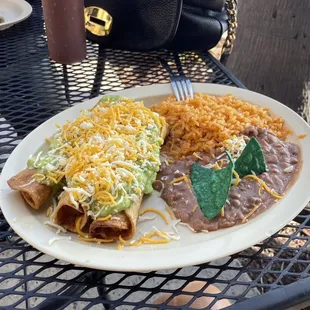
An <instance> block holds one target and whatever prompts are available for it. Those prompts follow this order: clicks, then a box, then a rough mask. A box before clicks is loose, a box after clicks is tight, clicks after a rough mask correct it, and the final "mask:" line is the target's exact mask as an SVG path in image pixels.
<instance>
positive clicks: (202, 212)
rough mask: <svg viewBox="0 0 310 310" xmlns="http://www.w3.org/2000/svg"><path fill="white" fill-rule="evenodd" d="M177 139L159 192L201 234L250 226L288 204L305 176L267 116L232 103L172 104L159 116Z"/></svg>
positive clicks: (169, 148)
mask: <svg viewBox="0 0 310 310" xmlns="http://www.w3.org/2000/svg"><path fill="white" fill-rule="evenodd" d="M151 109H152V110H153V111H156V112H158V113H159V114H160V115H162V116H164V117H165V119H166V121H167V123H168V126H169V128H171V130H170V133H169V135H168V137H167V139H166V143H165V145H164V146H163V147H162V152H163V155H164V156H163V159H162V164H161V167H160V171H159V173H158V174H157V180H156V181H155V182H154V185H153V186H154V188H155V189H156V190H158V191H159V192H160V193H161V197H162V198H163V199H164V200H165V201H166V203H167V204H168V205H169V206H170V207H171V209H172V210H173V212H174V214H175V216H176V217H177V218H178V219H179V220H180V221H181V222H183V223H186V224H188V225H189V226H190V227H191V228H192V229H193V230H194V231H196V232H201V231H203V232H208V231H214V230H218V229H221V228H226V227H231V226H234V225H237V224H241V223H245V222H247V221H248V220H249V219H251V218H253V217H255V216H256V215H258V214H260V213H262V212H263V211H265V210H266V209H268V208H270V207H271V206H272V205H273V204H275V202H277V201H278V200H280V199H282V198H283V197H284V195H285V193H286V192H287V190H288V189H289V187H290V186H292V184H293V182H294V180H295V179H296V176H297V174H298V171H299V170H300V164H301V160H300V149H299V147H298V146H297V145H296V144H293V143H289V142H285V141H283V140H284V139H285V138H286V137H287V136H288V134H289V133H290V131H289V130H288V129H287V128H286V127H285V126H284V121H283V119H281V118H272V117H271V116H269V114H268V110H267V109H263V108H260V107H257V106H255V105H251V104H249V103H246V102H243V101H241V100H239V99H237V98H234V97H231V96H225V97H214V96H209V95H205V94H197V95H195V98H194V99H193V100H189V101H183V102H176V101H175V99H173V98H168V99H167V100H165V101H164V102H162V103H161V104H159V105H155V106H153V107H152V108H151Z"/></svg>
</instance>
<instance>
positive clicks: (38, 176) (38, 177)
mask: <svg viewBox="0 0 310 310" xmlns="http://www.w3.org/2000/svg"><path fill="white" fill-rule="evenodd" d="M32 177H33V178H34V179H35V180H37V181H38V182H42V181H44V180H45V178H46V177H45V175H44V174H41V173H36V174H34V175H33V176H32Z"/></svg>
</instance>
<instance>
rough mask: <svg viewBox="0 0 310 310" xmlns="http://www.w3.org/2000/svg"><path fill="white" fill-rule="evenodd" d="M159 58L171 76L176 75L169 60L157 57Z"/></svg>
mask: <svg viewBox="0 0 310 310" xmlns="http://www.w3.org/2000/svg"><path fill="white" fill-rule="evenodd" d="M157 59H158V60H159V62H160V64H161V65H162V66H163V68H164V69H166V71H167V72H168V73H169V75H170V76H175V74H174V73H173V71H172V70H171V68H170V66H169V65H168V63H167V61H166V60H164V59H162V58H160V57H157Z"/></svg>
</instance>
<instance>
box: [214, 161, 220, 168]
mask: <svg viewBox="0 0 310 310" xmlns="http://www.w3.org/2000/svg"><path fill="white" fill-rule="evenodd" d="M214 169H215V170H220V169H221V167H220V166H219V164H218V163H217V161H216V162H215V164H214Z"/></svg>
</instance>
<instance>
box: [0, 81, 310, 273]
mask: <svg viewBox="0 0 310 310" xmlns="http://www.w3.org/2000/svg"><path fill="white" fill-rule="evenodd" d="M196 85H198V86H201V85H203V87H205V88H206V90H205V91H204V92H205V93H209V94H212V90H211V89H208V88H213V89H214V91H215V92H218V90H219V89H222V90H223V91H224V90H226V93H231V92H232V93H233V92H235V91H236V89H237V90H238V91H237V92H239V93H240V92H241V93H243V94H246V96H247V95H248V96H250V95H252V96H253V97H258V98H265V100H268V101H270V100H271V101H272V102H273V104H275V105H276V106H277V105H278V106H281V108H282V109H284V110H289V113H293V114H294V115H295V117H297V119H298V120H299V122H300V123H301V124H302V125H303V126H304V127H305V128H307V130H308V133H310V126H309V124H307V123H306V122H305V120H303V119H302V118H301V117H300V116H299V115H298V114H297V113H296V112H294V111H293V110H291V109H290V108H289V107H287V106H285V105H283V104H281V103H280V102H278V101H276V100H274V99H272V98H269V97H267V96H265V95H262V94H259V93H256V92H252V91H249V90H246V89H240V88H236V87H232V86H226V85H219V84H208V83H193V87H194V89H195V87H196ZM198 86H197V87H198ZM142 88H143V90H144V91H145V92H147V93H148V90H149V89H152V88H153V89H155V90H154V91H156V88H159V89H162V92H164V91H165V90H167V89H168V88H169V90H170V92H171V94H172V90H171V87H170V84H154V85H149V86H142V87H134V88H128V89H125V90H121V91H117V92H108V93H107V94H111V93H117V94H122V93H124V92H125V95H126V96H129V97H130V95H127V94H126V93H132V92H133V93H136V92H139V90H141V89H142ZM207 89H208V90H207ZM216 89H218V90H216ZM161 95H166V94H160V93H157V94H153V96H161ZM131 96H132V97H134V96H133V95H131ZM151 96H152V95H151ZM234 96H237V95H234ZM100 97H102V95H101V96H98V97H96V98H93V99H90V100H85V101H83V102H81V103H79V104H77V105H75V106H73V107H70V108H68V109H66V110H64V111H62V112H60V113H64V112H66V111H68V112H66V113H69V112H70V111H72V109H74V110H75V109H77V108H78V107H81V108H82V107H83V106H84V105H87V104H90V102H94V103H96V102H97V101H98V98H100ZM139 97H142V96H141V95H140V96H139ZM248 101H249V102H251V101H250V100H248ZM251 103H253V102H251ZM60 113H58V114H56V115H55V116H53V117H52V118H50V119H48V120H47V121H46V122H44V123H42V124H41V125H40V126H38V127H37V128H36V129H34V130H33V131H32V132H31V133H29V134H28V135H27V136H26V137H25V138H24V139H23V140H22V141H21V142H20V143H19V144H18V145H17V146H16V148H15V149H14V150H13V152H12V153H11V155H10V156H9V158H8V159H7V161H6V163H5V165H4V167H3V171H2V177H1V180H0V204H1V205H2V206H5V207H4V208H3V207H2V212H3V215H4V217H5V218H6V220H7V222H8V223H9V225H10V226H11V227H12V228H13V229H14V230H15V231H16V233H17V234H18V235H19V236H20V237H21V238H22V239H23V240H25V241H26V242H27V243H29V244H30V245H32V246H33V247H34V248H36V249H38V250H39V251H41V252H43V253H46V254H48V255H51V256H53V257H55V258H57V259H60V260H64V261H66V262H70V263H73V264H76V265H79V266H83V267H87V268H90V267H91V268H95V269H100V270H110V271H124V272H128V271H140V272H144V271H151V270H163V269H170V268H180V267H185V266H191V265H197V264H202V263H206V262H209V261H213V260H216V259H218V258H221V257H226V256H230V255H232V254H234V253H238V252H240V251H242V250H244V249H246V248H248V247H250V246H252V245H253V244H256V243H259V242H261V241H262V240H264V239H266V238H268V237H269V236H271V235H272V234H274V233H275V232H277V231H278V230H279V229H281V228H282V227H283V226H284V225H286V224H287V223H288V222H289V221H290V220H292V219H293V218H295V217H296V215H298V214H299V213H300V211H301V210H302V208H304V206H305V205H306V204H307V203H308V201H309V200H310V192H309V193H308V194H307V195H305V196H307V197H305V198H304V199H303V201H304V202H303V203H302V206H300V207H298V208H296V210H295V212H292V213H291V215H290V216H289V219H286V220H285V221H284V222H282V223H280V224H279V223H278V225H277V226H276V228H270V229H269V231H268V234H269V235H264V236H262V235H259V236H258V237H257V238H256V239H255V240H254V241H253V240H252V239H251V240H252V241H250V242H247V243H245V245H239V247H238V248H235V249H233V250H231V249H230V248H229V247H227V249H226V251H224V252H225V254H224V255H223V254H213V255H211V259H209V258H208V259H205V258H203V256H202V255H200V256H199V255H198V256H194V257H191V259H189V260H184V259H183V258H182V259H181V260H180V261H178V262H176V261H175V259H173V260H172V259H171V258H170V259H169V260H168V259H167V263H163V262H162V261H160V262H159V261H157V262H155V263H154V262H153V263H152V267H150V266H149V265H148V264H146V265H142V266H137V265H134V264H133V262H134V260H133V257H135V256H137V255H140V256H141V257H142V256H145V253H152V252H149V251H143V250H141V248H137V249H135V250H134V251H121V252H122V253H121V254H120V257H119V259H120V261H122V262H123V263H127V264H126V265H123V264H122V265H121V266H115V264H113V262H112V263H111V262H109V263H108V262H106V261H105V262H104V264H100V265H97V264H96V263H92V262H85V261H81V260H79V259H76V258H74V257H70V258H68V254H67V253H66V254H67V255H63V253H57V251H56V254H55V249H57V248H58V246H59V247H60V245H59V244H64V246H62V247H65V245H66V244H70V243H68V242H71V241H68V242H67V241H62V242H60V243H59V244H58V242H57V243H56V244H55V247H54V246H50V247H49V248H46V247H43V246H40V245H38V244H37V243H35V242H33V240H31V239H29V238H28V237H27V234H26V235H25V234H24V233H23V232H21V231H20V227H18V225H17V223H15V222H14V221H13V220H12V218H10V217H8V214H7V210H6V209H7V206H6V204H7V203H6V202H4V200H5V197H4V196H5V195H4V190H3V189H2V188H4V183H6V182H5V180H4V177H3V176H5V175H7V173H8V172H9V170H10V169H9V168H8V165H9V163H10V158H14V156H16V154H18V152H19V150H20V149H22V147H23V144H24V143H26V142H27V139H30V138H31V136H32V135H34V134H35V133H36V132H37V131H39V130H40V129H42V128H43V127H44V126H46V124H47V123H52V122H53V121H54V120H55V119H56V118H57V117H58V115H59V114H60ZM29 136H30V137H29ZM24 141H26V142H24ZM40 142H41V143H42V141H40ZM38 145H39V143H38ZM38 147H39V146H38ZM38 147H37V148H38ZM37 148H36V149H37ZM303 159H305V157H304V156H303ZM303 161H304V160H303ZM304 164H305V163H303V166H304ZM302 171H303V168H302V169H301V171H300V173H301V172H302ZM298 179H299V177H298V178H297V180H296V182H297V181H298ZM293 187H294V185H293ZM287 196H288V195H286V197H287ZM300 205H301V203H300ZM275 207H276V206H274V207H273V208H270V209H269V210H271V209H274V208H275ZM267 211H268V210H267ZM267 211H266V212H267ZM264 213H265V212H264ZM264 213H263V214H264ZM259 217H260V216H258V217H256V218H254V219H253V220H251V222H249V223H253V222H254V221H257V219H258V218H259ZM249 223H247V224H246V225H244V226H243V225H239V226H240V227H249V226H250V225H251V224H249ZM238 230H239V229H237V230H236V231H238ZM240 230H242V228H240ZM206 242H208V241H203V242H202V244H205V243H206ZM197 247H198V248H200V247H199V246H197V245H196V244H193V245H191V246H186V247H185V248H186V250H192V252H193V253H196V252H197ZM53 249H54V250H53ZM101 250H103V252H104V250H106V249H104V248H103V249H101ZM163 250H164V251H168V254H169V252H171V251H172V252H171V253H172V255H181V254H184V250H182V247H180V248H177V249H176V248H174V249H163ZM200 251H201V250H200V249H199V251H198V252H200ZM158 252H159V253H160V252H161V250H160V249H159V251H158ZM173 253H175V254H173ZM124 254H126V257H124ZM200 254H202V253H200ZM146 256H148V255H147V254H146ZM112 259H113V255H112ZM129 261H130V262H129ZM128 263H129V264H128Z"/></svg>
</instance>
